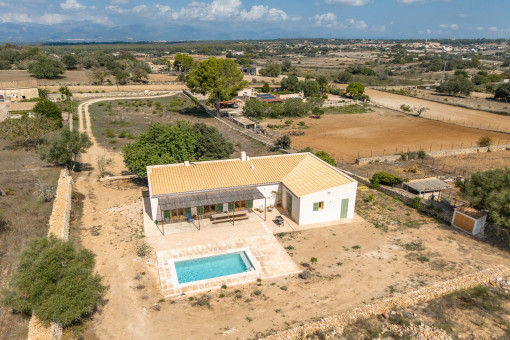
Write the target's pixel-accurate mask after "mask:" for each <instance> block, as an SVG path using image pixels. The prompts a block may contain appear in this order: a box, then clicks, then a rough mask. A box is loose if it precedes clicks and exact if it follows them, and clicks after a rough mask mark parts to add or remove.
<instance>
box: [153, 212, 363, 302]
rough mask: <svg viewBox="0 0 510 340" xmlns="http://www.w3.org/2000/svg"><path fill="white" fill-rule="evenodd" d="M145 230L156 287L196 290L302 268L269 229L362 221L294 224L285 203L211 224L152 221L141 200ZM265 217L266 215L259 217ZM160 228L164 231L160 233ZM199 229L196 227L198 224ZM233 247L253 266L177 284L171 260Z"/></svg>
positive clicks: (167, 291)
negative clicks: (152, 256) (154, 262)
mask: <svg viewBox="0 0 510 340" xmlns="http://www.w3.org/2000/svg"><path fill="white" fill-rule="evenodd" d="M144 203H145V204H144V231H145V236H146V237H145V240H146V242H147V243H148V244H149V245H150V246H151V247H152V248H153V249H154V252H155V253H156V259H157V271H158V275H159V279H160V283H161V290H162V293H163V295H164V296H165V297H172V296H178V295H181V294H184V293H185V294H188V295H189V294H196V293H201V292H207V291H210V290H212V289H217V288H221V286H222V285H227V286H231V285H241V284H247V283H251V282H254V281H256V280H257V279H263V280H264V279H271V278H277V277H282V276H287V275H291V274H297V273H299V272H301V270H300V269H299V267H298V266H297V265H296V264H295V263H294V261H293V260H292V258H291V257H290V256H289V254H287V252H286V251H285V249H284V248H283V247H282V245H281V244H280V243H279V242H278V240H277V239H276V238H275V236H274V234H278V233H281V232H293V231H301V230H307V229H313V228H320V227H327V226H332V225H339V224H351V223H356V222H361V221H363V219H362V218H360V217H359V216H355V217H354V218H352V219H345V220H339V221H332V222H327V223H317V224H309V225H304V226H299V225H297V223H296V222H294V221H293V220H292V219H290V217H289V216H288V215H287V214H286V212H285V211H284V209H281V208H279V209H277V208H275V209H273V211H271V212H269V211H266V216H264V212H257V211H254V212H250V213H248V219H247V220H242V221H236V222H235V223H234V225H233V224H232V223H231V222H225V223H220V224H212V223H211V222H210V220H209V219H204V220H201V221H200V224H199V223H198V221H194V222H193V223H189V222H181V223H173V224H165V225H163V226H161V225H156V224H155V223H154V222H153V221H152V220H151V219H150V217H149V214H148V213H147V211H146V208H147V207H148V205H147V202H144ZM276 216H282V217H283V219H284V221H285V223H284V225H283V226H278V225H277V224H276V223H275V221H274V220H275V218H276ZM264 217H265V220H264ZM163 228H164V235H163V233H162V231H163ZM199 229H200V230H199ZM235 250H245V251H246V252H247V254H248V255H249V257H250V260H251V261H252V263H253V265H254V267H255V270H253V271H249V272H245V273H241V274H235V275H230V276H226V277H220V278H213V279H208V280H202V281H197V282H190V283H186V284H179V283H178V281H177V275H176V273H175V268H174V265H173V262H174V261H178V260H184V259H190V258H198V257H205V256H211V255H218V254H224V253H228V252H231V251H235Z"/></svg>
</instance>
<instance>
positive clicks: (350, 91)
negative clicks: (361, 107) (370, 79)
mask: <svg viewBox="0 0 510 340" xmlns="http://www.w3.org/2000/svg"><path fill="white" fill-rule="evenodd" d="M364 93H365V86H363V85H362V84H360V83H350V84H349V85H348V86H347V89H345V94H346V95H348V96H349V97H351V98H353V99H356V100H360V99H362V97H363V94H364Z"/></svg>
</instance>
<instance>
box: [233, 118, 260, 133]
mask: <svg viewBox="0 0 510 340" xmlns="http://www.w3.org/2000/svg"><path fill="white" fill-rule="evenodd" d="M232 121H233V122H234V123H236V124H237V125H239V126H241V127H243V128H245V129H249V130H255V128H256V127H257V124H256V123H255V122H254V121H252V120H250V119H248V118H246V117H243V116H239V117H233V118H232Z"/></svg>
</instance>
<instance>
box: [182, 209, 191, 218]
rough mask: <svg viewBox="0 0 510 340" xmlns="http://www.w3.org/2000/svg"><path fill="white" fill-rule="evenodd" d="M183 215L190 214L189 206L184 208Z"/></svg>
mask: <svg viewBox="0 0 510 340" xmlns="http://www.w3.org/2000/svg"><path fill="white" fill-rule="evenodd" d="M184 216H186V217H188V216H191V208H184Z"/></svg>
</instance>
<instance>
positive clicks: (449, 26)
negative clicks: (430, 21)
mask: <svg viewBox="0 0 510 340" xmlns="http://www.w3.org/2000/svg"><path fill="white" fill-rule="evenodd" d="M439 27H441V28H451V29H452V30H458V29H459V25H457V24H441V25H439Z"/></svg>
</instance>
